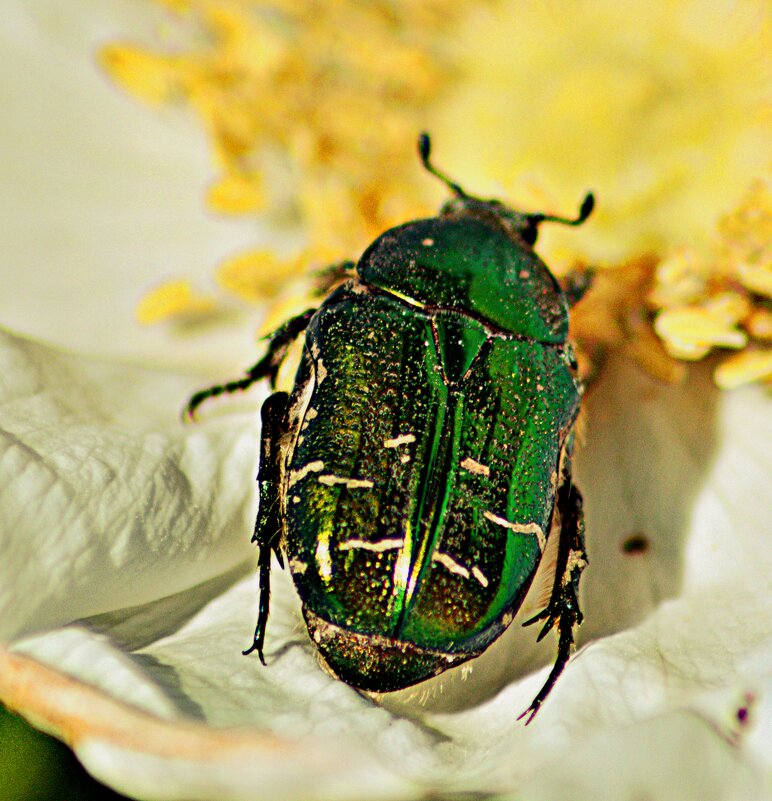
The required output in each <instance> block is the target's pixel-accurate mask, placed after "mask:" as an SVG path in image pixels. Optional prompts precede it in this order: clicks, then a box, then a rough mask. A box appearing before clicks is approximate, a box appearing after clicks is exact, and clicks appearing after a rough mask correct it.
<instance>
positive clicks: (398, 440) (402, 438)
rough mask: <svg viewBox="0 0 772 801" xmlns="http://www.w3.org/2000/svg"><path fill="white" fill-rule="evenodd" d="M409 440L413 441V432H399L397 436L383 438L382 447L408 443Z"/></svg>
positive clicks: (395, 446) (394, 446) (393, 446)
mask: <svg viewBox="0 0 772 801" xmlns="http://www.w3.org/2000/svg"><path fill="white" fill-rule="evenodd" d="M411 442H415V435H414V434H400V435H399V436H398V437H394V438H393V439H385V440H383V447H384V448H398V447H399V446H400V445H409V444H410V443H411Z"/></svg>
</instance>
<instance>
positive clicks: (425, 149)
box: [418, 133, 469, 197]
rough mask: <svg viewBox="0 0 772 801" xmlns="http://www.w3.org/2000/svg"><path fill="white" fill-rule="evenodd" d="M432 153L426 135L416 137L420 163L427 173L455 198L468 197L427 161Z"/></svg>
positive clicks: (429, 140)
mask: <svg viewBox="0 0 772 801" xmlns="http://www.w3.org/2000/svg"><path fill="white" fill-rule="evenodd" d="M431 152H432V140H431V137H430V136H429V134H428V133H422V134H420V135H419V137H418V155H419V156H420V157H421V163H422V164H423V165H424V167H425V168H426V170H427V172H430V173H431V174H432V175H434V176H436V177H437V178H439V179H440V180H441V181H442V182H443V183H444V184H445V186H447V187H448V189H450V191H451V192H453V194H454V195H456V196H457V197H469V195H467V193H466V192H464V190H463V189H462V188H461V187H460V186H459V185H458V184H457V183H456V182H455V181H452V180H451V179H450V178H448V176H447V175H445V173H444V172H441V171H440V170H438V169H437V168H436V167H435V166H434V164H432V163H431V161H429V157H430V156H431Z"/></svg>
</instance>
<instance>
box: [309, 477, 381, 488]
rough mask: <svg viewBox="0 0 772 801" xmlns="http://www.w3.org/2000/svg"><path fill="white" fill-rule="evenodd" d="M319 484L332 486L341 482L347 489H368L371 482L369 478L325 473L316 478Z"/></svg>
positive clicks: (371, 484)
mask: <svg viewBox="0 0 772 801" xmlns="http://www.w3.org/2000/svg"><path fill="white" fill-rule="evenodd" d="M316 480H317V481H318V482H319V483H320V484H325V485H326V486H328V487H332V486H333V485H335V484H343V486H345V487H346V488H347V489H360V488H361V489H370V487H372V486H373V482H372V481H370V479H369V478H346V477H345V476H333V475H325V476H319V478H317V479H316Z"/></svg>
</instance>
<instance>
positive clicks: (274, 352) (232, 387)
mask: <svg viewBox="0 0 772 801" xmlns="http://www.w3.org/2000/svg"><path fill="white" fill-rule="evenodd" d="M315 313H316V309H308V310H307V311H304V312H303V314H299V315H298V316H297V317H293V318H292V319H291V320H288V321H287V322H286V323H284V325H282V326H281V327H280V328H277V329H276V330H275V331H274V332H273V333H272V334H271V335H270V336H269V340H270V341H269V343H268V352H267V353H266V354H265V356H263V358H262V359H260V361H259V362H258V363H257V364H255V365H254V366H253V367H251V368H250V369H249V370H247V372H246V374H245V375H244V377H243V378H239V379H237V380H236V381H228V382H227V383H225V384H216V385H215V386H213V387H209V388H208V389H202V390H201V391H200V392H196V394H195V395H193V397H191V399H190V400H189V401H188V405H187V406H186V407H185V415H186V416H187V417H188V419H190V420H192V419H193V418H194V417H195V415H196V409H198V407H199V406H200V405H201V404H202V403H203V402H204V401H205V400H208V399H209V398H216V397H217V396H218V395H224V394H228V395H230V394H231V393H233V392H243V391H244V390H246V389H249V387H251V386H252V384H254V383H256V382H257V381H260V380H262V379H263V378H268V379H270V382H271V387H272V388H273V387H274V386H275V385H276V375H277V374H278V372H279V367H281V363H282V362H283V361H284V357H285V356H286V355H287V351H288V350H289V347H290V345H291V344H292V343H293V342H294V341H295V339H297V337H298V336H300V334H302V333H303V331H305V330H306V328H308V324H309V322H311V318H312V317H313V316H314V314H315Z"/></svg>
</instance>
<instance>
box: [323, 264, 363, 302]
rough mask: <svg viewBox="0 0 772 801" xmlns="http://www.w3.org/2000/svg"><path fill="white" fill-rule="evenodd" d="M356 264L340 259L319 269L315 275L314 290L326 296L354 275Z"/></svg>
mask: <svg viewBox="0 0 772 801" xmlns="http://www.w3.org/2000/svg"><path fill="white" fill-rule="evenodd" d="M355 268H356V264H354V262H353V261H338V262H335V264H330V265H328V266H327V267H323V268H322V269H321V270H318V271H317V272H316V274H315V275H314V290H315V291H316V293H317V294H318V295H320V296H321V297H326V296H327V295H328V294H329V293H330V292H332V290H333V288H334V287H335V286H336V285H337V284H339V283H341V281H346V280H347V279H350V278H351V277H352V276H353V275H354V271H355Z"/></svg>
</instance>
